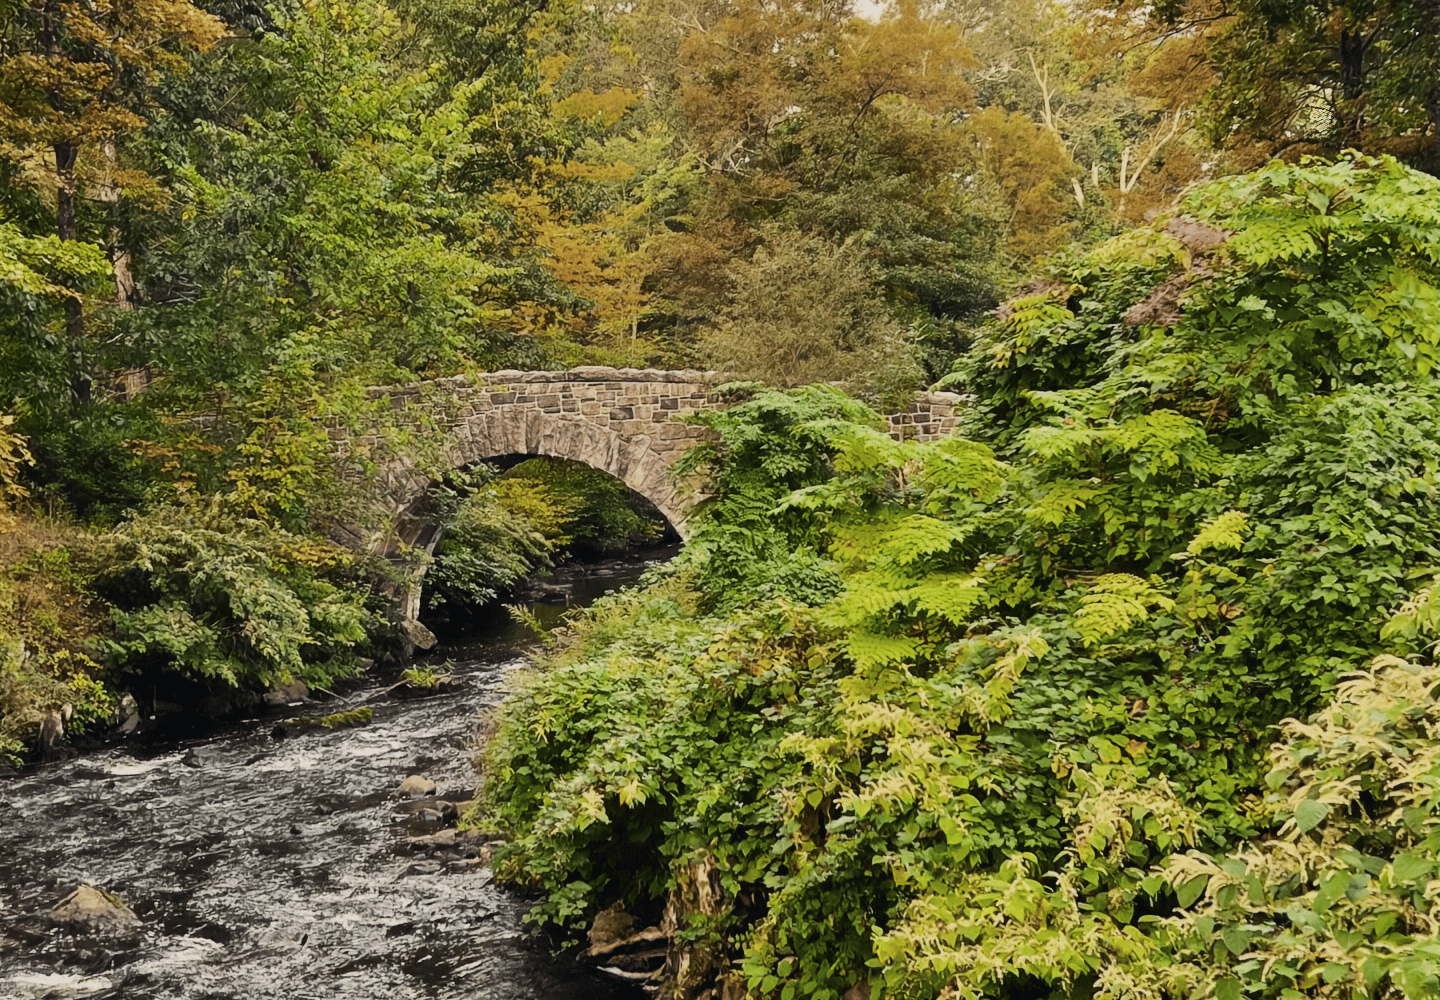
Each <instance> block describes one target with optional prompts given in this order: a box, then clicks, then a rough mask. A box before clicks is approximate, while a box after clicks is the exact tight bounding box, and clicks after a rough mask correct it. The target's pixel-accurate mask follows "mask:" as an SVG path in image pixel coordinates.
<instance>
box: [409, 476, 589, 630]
mask: <svg viewBox="0 0 1440 1000" xmlns="http://www.w3.org/2000/svg"><path fill="white" fill-rule="evenodd" d="M487 475H488V473H481V474H477V477H476V478H478V479H479V480H480V481H481V482H482V483H484V477H485V476H487ZM468 489H470V486H469V484H465V485H461V486H460V487H459V492H453V493H451V494H450V503H449V505H448V512H447V511H443V510H442V513H441V514H440V516H441V517H442V518H444V522H445V527H444V534H443V535H442V536H441V538H440V542H439V544H437V545H436V546H435V560H434V562H433V563H432V564H431V567H430V569H429V571H428V572H427V573H426V575H425V596H426V602H427V604H428V605H429V606H430V607H431V608H440V607H444V606H445V605H467V604H484V603H486V602H487V601H491V600H494V599H495V597H496V596H497V595H499V594H500V593H501V592H502V591H503V590H505V589H507V588H509V587H511V586H513V585H514V584H516V583H518V582H520V581H521V580H523V579H525V578H526V577H527V576H530V575H531V574H533V573H537V572H539V571H541V570H544V569H548V568H549V567H550V565H551V559H552V556H553V554H554V552H555V551H556V550H557V548H558V547H559V545H560V544H561V539H562V538H563V536H557V537H548V536H547V535H546V534H545V533H544V531H543V530H542V529H546V530H555V528H556V526H557V519H556V518H554V517H553V516H546V517H545V518H544V520H541V521H540V522H539V523H538V524H537V522H536V521H534V520H531V518H530V517H529V516H527V512H528V511H529V510H531V509H532V508H535V507H539V509H540V510H541V511H544V512H547V513H552V512H553V508H551V509H549V510H548V511H547V508H545V506H544V505H543V503H542V504H535V503H534V502H533V501H534V497H533V496H531V495H530V494H529V493H528V492H521V491H513V490H512V491H510V492H509V494H508V498H514V497H517V496H518V497H520V498H521V500H522V501H523V502H522V503H517V504H516V506H517V507H518V508H519V510H518V511H517V510H512V509H511V507H510V506H508V502H507V494H506V492H505V491H502V490H501V489H500V488H499V484H498V483H484V484H483V485H479V486H478V487H477V488H474V489H473V492H466V490H468Z"/></svg>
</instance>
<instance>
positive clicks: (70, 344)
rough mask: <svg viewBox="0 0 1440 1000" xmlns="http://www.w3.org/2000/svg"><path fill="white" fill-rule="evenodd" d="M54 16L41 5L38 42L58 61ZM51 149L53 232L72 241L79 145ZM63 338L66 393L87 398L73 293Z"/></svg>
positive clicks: (80, 312) (53, 9)
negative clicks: (66, 356)
mask: <svg viewBox="0 0 1440 1000" xmlns="http://www.w3.org/2000/svg"><path fill="white" fill-rule="evenodd" d="M58 17H59V12H58V4H56V3H55V2H54V0H51V2H49V3H47V4H46V5H45V9H44V12H43V14H42V16H41V22H40V43H41V44H42V45H43V46H44V47H45V56H46V58H47V59H49V60H50V61H51V62H59V61H60V56H61V53H60V28H59V25H58V23H57V18H58ZM49 99H50V106H51V108H53V109H54V110H55V111H56V112H62V111H63V110H64V108H63V104H64V99H63V98H62V96H61V95H60V94H59V93H57V92H55V91H53V90H52V91H51V92H50V93H49ZM52 148H53V149H54V151H55V180H56V184H55V234H56V235H57V236H59V237H60V239H61V240H65V241H70V240H76V239H78V238H79V237H80V223H79V220H78V218H77V217H76V214H75V161H76V160H78V159H79V157H80V147H79V146H78V145H76V144H75V143H73V142H64V141H60V142H56V143H55V144H54V146H53V147H52ZM65 340H66V346H67V349H68V350H69V352H70V394H71V396H72V397H73V398H74V399H75V401H76V402H85V401H86V400H88V399H89V398H90V377H89V376H88V375H87V374H86V373H85V308H84V306H83V305H82V304H81V302H80V299H79V298H78V297H75V296H71V297H69V298H66V300H65Z"/></svg>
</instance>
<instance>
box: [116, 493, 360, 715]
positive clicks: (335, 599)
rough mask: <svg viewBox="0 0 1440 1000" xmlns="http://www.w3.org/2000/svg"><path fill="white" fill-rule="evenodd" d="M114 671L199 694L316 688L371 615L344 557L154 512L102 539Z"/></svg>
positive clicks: (218, 523) (253, 528)
mask: <svg viewBox="0 0 1440 1000" xmlns="http://www.w3.org/2000/svg"><path fill="white" fill-rule="evenodd" d="M96 560H97V563H98V568H97V570H96V573H95V579H94V583H93V586H94V587H95V588H96V590H97V591H98V592H99V593H100V594H102V595H103V596H105V597H106V598H108V599H109V601H110V603H111V605H112V607H113V610H112V611H111V624H112V627H113V629H114V638H113V639H110V640H108V641H107V642H106V644H105V645H106V646H107V647H108V652H109V653H110V655H111V656H112V657H113V658H114V660H115V664H116V667H117V668H118V669H119V670H120V671H122V672H123V673H125V674H129V675H132V676H137V677H139V678H152V677H153V676H154V675H156V674H157V673H159V672H161V671H168V672H171V673H173V674H177V675H179V676H180V677H183V678H185V679H186V680H189V681H192V682H195V683H197V684H199V685H201V686H205V687H220V688H223V687H226V686H228V687H232V688H233V687H248V688H251V689H259V690H264V689H265V688H267V687H269V686H271V685H273V684H275V683H277V682H281V683H286V682H289V681H292V680H303V681H306V682H307V683H310V684H314V685H316V686H319V687H324V686H327V685H329V684H330V683H331V682H332V681H333V680H334V679H335V678H336V677H342V676H345V675H347V674H349V673H353V672H354V670H355V667H356V662H355V661H356V651H355V648H356V646H357V645H359V644H360V643H362V642H363V641H364V640H365V637H366V631H365V626H366V625H367V623H368V622H369V621H370V618H371V613H370V612H369V611H368V610H367V609H366V607H365V597H366V594H365V591H364V590H363V589H361V588H359V587H357V583H358V582H359V581H358V580H357V579H356V578H355V575H354V574H352V573H351V572H350V571H351V569H352V564H353V563H354V557H353V556H352V555H351V554H350V553H348V552H346V551H345V550H343V549H340V548H339V547H338V546H335V545H333V544H328V543H323V542H319V541H316V540H314V539H309V538H305V537H303V536H299V535H294V534H291V533H289V532H285V531H282V530H280V529H278V528H273V527H271V526H269V525H267V524H265V523H264V522H262V521H256V520H253V519H250V518H245V517H240V516H236V515H234V514H233V513H230V512H227V511H226V510H224V509H223V508H220V507H217V506H214V505H210V506H203V507H158V508H156V509H155V510H153V511H151V512H149V513H147V514H146V515H144V516H141V517H136V518H133V519H131V520H129V521H127V522H126V523H125V524H123V525H121V526H120V527H119V528H117V529H116V530H115V531H114V532H113V533H112V534H110V535H109V536H107V537H106V538H104V539H103V540H102V543H101V546H100V551H99V552H98V553H97V554H96Z"/></svg>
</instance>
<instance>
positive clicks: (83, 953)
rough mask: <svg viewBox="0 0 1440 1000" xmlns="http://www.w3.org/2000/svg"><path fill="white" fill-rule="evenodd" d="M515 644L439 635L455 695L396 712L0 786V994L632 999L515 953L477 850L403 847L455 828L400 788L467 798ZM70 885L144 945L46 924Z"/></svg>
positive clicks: (531, 951)
mask: <svg viewBox="0 0 1440 1000" xmlns="http://www.w3.org/2000/svg"><path fill="white" fill-rule="evenodd" d="M642 568H643V566H640V565H638V564H637V565H634V566H620V567H616V566H613V565H612V566H607V567H599V568H592V569H589V570H587V571H583V572H579V573H571V574H569V575H568V576H567V575H566V574H563V573H562V574H561V576H560V577H559V578H557V580H555V581H552V583H551V584H550V585H549V589H548V591H547V594H548V595H550V596H552V597H553V596H554V595H556V594H561V595H566V596H568V598H569V603H571V604H572V605H574V604H579V603H583V602H585V601H588V600H589V599H591V598H592V597H593V596H594V593H595V592H598V591H603V590H604V589H608V588H609V587H613V586H616V585H619V584H623V583H626V582H629V581H630V580H631V579H633V578H634V577H635V576H637V575H638V574H639V572H640V570H641V569H642ZM559 606H563V602H562V604H561V605H559ZM546 607H547V608H548V610H547V612H546V615H547V616H548V617H553V616H554V614H555V609H556V608H557V605H555V604H551V605H548V606H546ZM525 639H526V636H525V635H524V633H523V632H521V631H519V630H518V629H517V628H516V627H514V626H512V625H510V624H509V623H508V621H505V620H503V619H502V620H500V621H499V622H498V623H497V622H496V621H493V620H492V621H490V622H488V623H486V622H477V623H467V625H466V627H465V628H461V629H458V630H456V631H455V633H454V635H453V636H452V640H451V641H452V642H453V641H459V642H463V643H465V644H466V645H465V646H464V650H465V655H464V658H461V659H458V660H456V662H454V663H451V664H449V665H447V666H446V668H445V669H447V670H449V671H450V672H451V673H452V674H453V676H454V684H453V687H452V689H451V690H449V691H447V692H446V693H442V694H437V695H434V696H432V697H425V698H417V699H407V700H400V699H397V698H395V697H394V695H393V694H391V693H387V692H386V690H385V687H384V686H382V685H381V684H380V683H378V682H376V683H374V684H372V685H370V686H366V687H361V688H359V689H356V690H351V691H349V692H348V693H346V694H345V695H344V701H345V703H344V704H340V703H339V702H336V701H327V702H324V703H322V704H316V705H300V706H294V707H291V708H289V709H286V710H282V711H280V712H279V713H277V714H271V715H269V716H265V717H256V718H253V719H247V720H243V721H240V722H238V723H228V724H226V725H225V726H224V727H223V728H221V729H219V730H217V731H215V732H213V733H212V734H211V735H208V736H206V737H204V738H199V739H187V740H169V741H166V740H164V739H161V740H155V739H153V738H151V739H148V740H132V741H129V742H122V743H118V744H116V745H113V746H112V747H110V748H108V749H106V750H103V751H100V752H97V753H93V754H91V755H88V756H86V757H82V758H80V759H78V760H73V761H68V762H65V763H61V764H49V765H43V766H39V767H34V768H30V769H28V770H26V771H25V772H23V773H22V774H20V775H19V776H17V777H13V778H9V779H3V780H0V998H4V1000H11V998H16V1000H19V998H26V1000H30V998H40V997H72V996H75V997H92V998H109V997H127V998H128V997H137V998H138V997H147V998H149V997H155V998H184V1000H241V998H245V1000H249V998H255V1000H260V998H265V1000H273V998H285V1000H308V998H316V1000H319V998H327V1000H328V998H345V1000H370V998H374V1000H407V998H461V997H463V998H467V1000H572V998H573V1000H635V998H639V997H643V996H644V994H643V993H641V992H640V991H638V990H637V989H635V988H634V987H631V986H629V985H627V984H624V983H621V982H619V981H618V980H615V979H612V978H611V977H609V976H607V975H605V974H604V973H602V972H599V971H596V970H594V969H590V968H587V967H583V966H580V965H577V964H574V963H568V962H563V961H556V960H552V959H551V958H550V957H549V956H548V954H547V953H546V952H545V950H544V948H543V946H540V945H537V944H533V943H531V942H529V941H528V940H526V939H525V936H524V931H523V929H522V924H521V916H522V914H523V913H524V910H525V906H526V904H525V902H524V901H523V900H522V899H520V898H518V897H516V896H514V895H513V894H511V893H509V892H507V891H504V890H502V889H501V888H499V887H498V886H497V885H495V884H494V882H493V881H492V875H491V872H490V869H489V868H488V866H487V864H486V858H487V855H486V852H485V851H484V850H483V848H481V847H480V846H479V845H477V844H474V843H470V844H460V845H459V846H454V847H440V848H436V847H434V846H431V845H416V844H415V843H413V841H414V840H416V839H418V838H423V837H426V836H427V835H431V834H434V833H436V832H437V831H439V830H441V829H442V828H443V827H444V826H446V825H448V824H446V823H445V822H444V820H442V819H440V818H439V817H437V816H436V815H435V810H433V809H427V810H423V811H419V812H414V811H410V810H412V809H413V807H414V805H415V803H413V802H411V801H410V800H407V799H404V798H402V797H400V796H399V794H398V792H397V789H398V786H399V784H400V782H401V781H402V780H403V779H405V778H406V777H407V776H408V775H412V774H422V775H425V776H428V777H429V778H430V779H432V780H434V781H435V782H436V784H437V785H438V786H439V789H438V794H439V796H440V797H441V798H442V799H446V800H450V801H461V800H464V799H468V798H470V797H472V795H473V793H474V790H475V786H476V782H477V780H478V776H477V774H476V773H475V771H474V770H473V769H472V767H471V763H470V761H471V758H472V756H473V754H474V751H475V739H476V732H477V719H478V718H479V717H480V716H481V715H482V713H484V712H487V711H489V710H491V709H493V708H494V707H495V706H496V705H498V704H499V703H500V701H501V700H502V698H503V697H504V692H505V684H506V678H507V677H509V676H511V675H512V674H513V673H514V672H515V671H516V670H519V669H522V668H523V667H524V666H525V662H526V661H525V659H524V657H523V654H522V652H521V649H522V648H523V642H524V641H525ZM477 647H478V648H477ZM447 652H450V653H452V654H453V653H454V652H455V650H454V649H452V650H445V649H442V650H440V653H441V654H442V655H443V654H445V653H447ZM361 705H366V706H369V707H371V708H372V709H373V711H374V718H373V721H372V722H370V723H369V724H367V725H363V726H358V727H354V728H350V729H340V730H304V731H297V730H296V729H295V727H293V726H292V727H289V729H288V730H287V728H286V727H284V726H277V723H278V722H279V721H280V720H281V719H282V718H283V717H284V716H286V715H302V714H303V715H318V714H324V713H328V712H334V711H337V710H340V709H346V708H353V707H358V706H361ZM81 883H90V884H93V885H95V886H97V887H99V888H102V889H105V890H108V891H110V892H113V893H117V894H118V895H119V896H120V897H121V898H122V899H124V900H125V901H126V903H128V904H129V906H130V907H131V908H132V909H133V910H134V912H135V913H136V915H137V916H139V917H140V918H141V920H142V921H143V925H142V930H141V933H140V934H139V935H138V937H135V938H134V939H133V940H123V939H120V940H106V939H103V938H94V937H88V936H78V935H75V934H72V933H69V932H68V931H63V930H58V929H53V928H51V927H49V926H47V925H46V924H45V923H44V922H43V920H42V917H43V915H44V914H45V913H46V912H48V911H49V910H50V908H51V907H53V906H54V905H55V904H56V903H58V902H59V901H60V900H61V899H63V898H64V897H65V896H66V895H67V894H68V893H69V892H70V891H71V890H73V889H74V888H75V887H76V886H77V885H79V884H81Z"/></svg>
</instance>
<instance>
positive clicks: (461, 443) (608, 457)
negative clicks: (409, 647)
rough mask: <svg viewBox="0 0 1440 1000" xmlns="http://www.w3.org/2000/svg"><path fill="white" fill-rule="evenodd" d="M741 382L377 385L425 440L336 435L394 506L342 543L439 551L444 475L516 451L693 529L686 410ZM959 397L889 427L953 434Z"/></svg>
mask: <svg viewBox="0 0 1440 1000" xmlns="http://www.w3.org/2000/svg"><path fill="white" fill-rule="evenodd" d="M732 380H733V376H728V375H724V374H721V373H718V372H703V371H694V370H687V371H651V370H643V369H634V368H602V367H584V368H574V369H571V370H569V371H546V372H540V371H498V372H491V373H489V374H485V375H480V376H476V377H473V378H468V377H466V376H463V375H462V376H456V377H454V378H446V379H437V380H435V381H432V382H419V383H414V384H410V385H395V386H377V387H374V388H372V389H370V390H368V392H369V395H370V397H371V398H372V399H388V400H389V401H390V404H391V406H392V409H393V416H394V418H395V422H396V423H397V424H398V425H399V427H400V428H402V429H405V430H408V431H410V434H411V437H412V439H413V440H415V441H416V447H415V448H414V449H413V454H407V453H404V452H403V451H396V450H395V448H394V446H393V445H390V444H387V441H388V440H393V439H391V438H390V437H389V436H388V435H381V434H378V433H377V434H362V435H360V436H359V438H358V439H356V438H355V436H354V435H353V433H352V432H350V431H346V430H341V429H336V430H335V431H333V432H332V435H333V436H334V437H335V438H336V439H337V443H340V444H345V443H348V444H349V445H352V446H358V448H359V449H360V450H361V451H362V452H367V453H369V455H370V457H371V459H372V460H373V461H374V462H375V463H376V465H377V467H378V468H377V475H378V476H379V480H380V482H379V485H380V487H381V494H382V496H383V498H384V500H383V501H382V502H383V503H384V504H385V505H386V507H387V508H388V509H386V510H383V511H381V513H382V514H384V515H385V517H383V518H382V519H381V520H382V521H384V522H386V523H387V530H384V531H365V530H361V529H358V528H357V529H353V530H342V531H341V532H340V535H341V540H342V541H344V542H345V543H346V544H349V545H351V546H352V547H354V548H360V549H364V550H368V551H375V552H382V553H384V554H386V555H388V556H391V557H392V558H396V559H399V558H403V556H404V554H405V553H407V552H414V551H415V550H416V549H418V548H423V549H426V550H427V551H428V550H433V549H434V546H435V543H436V541H438V536H439V528H438V526H437V525H436V524H435V523H434V520H433V519H432V518H430V517H427V516H426V515H427V513H428V511H427V507H426V497H427V494H428V492H429V490H430V487H431V486H432V484H433V483H434V482H435V481H436V479H437V478H440V477H443V476H444V475H445V474H448V473H449V472H451V471H454V470H457V469H461V468H464V467H466V466H469V465H473V464H475V463H477V462H483V461H486V460H487V459H497V458H503V457H506V456H512V455H513V456H519V455H543V456H549V457H552V458H565V459H570V460H573V461H577V462H583V463H584V464H586V465H589V466H592V467H593V468H596V469H599V470H600V471H602V472H607V473H609V474H610V475H612V476H614V477H615V478H617V479H619V480H621V481H623V482H624V483H625V485H626V486H628V487H630V489H632V490H634V491H635V492H636V493H639V494H640V495H641V496H643V497H645V498H646V499H647V500H649V501H650V502H651V503H653V504H654V505H655V506H656V507H657V508H658V509H659V510H660V512H661V513H662V514H664V515H665V517H666V518H667V519H668V520H669V521H670V523H671V525H672V526H673V527H674V528H675V530H676V531H677V532H678V533H679V535H680V537H681V538H684V537H685V536H686V523H685V522H686V515H687V513H688V512H689V510H690V509H691V507H693V505H694V504H695V503H696V502H697V501H698V500H699V499H700V496H699V494H697V493H696V492H695V490H694V487H693V484H686V483H681V482H677V481H676V479H675V477H674V476H673V475H672V474H671V469H672V467H673V466H674V464H675V462H676V461H678V460H679V458H680V456H681V455H683V454H684V453H685V452H686V451H687V450H688V449H689V448H690V447H691V446H693V445H695V444H696V443H698V442H700V441H702V440H704V439H705V437H706V435H707V434H708V433H709V432H708V431H706V430H705V429H704V428H702V427H698V426H695V425H693V424H686V423H681V422H679V420H678V419H677V418H679V417H683V416H685V415H686V414H688V413H693V412H696V411H698V410H714V409H723V408H724V407H726V406H728V405H730V404H731V403H732V402H733V401H734V400H733V398H731V397H727V396H726V395H725V394H722V393H719V392H717V391H716V389H717V387H718V386H720V385H721V384H723V383H724V382H726V381H732ZM959 403H960V397H959V396H956V395H954V394H952V393H929V394H925V395H920V396H917V397H916V398H915V400H914V401H913V402H912V403H911V404H910V405H909V406H908V407H906V408H905V409H904V410H903V411H901V412H899V413H894V414H890V415H888V416H887V418H886V419H887V420H888V422H889V428H890V433H891V434H892V435H894V436H895V437H897V438H915V439H917V440H921V441H927V440H932V439H934V438H937V437H941V436H944V435H946V434H948V433H950V431H952V430H953V429H954V427H955V421H956V414H957V410H958V407H959ZM420 573H421V574H423V570H421V571H420ZM419 582H420V581H419V574H417V575H416V578H415V581H414V583H413V584H412V585H411V586H409V587H408V588H407V589H408V592H407V593H406V594H405V595H404V596H403V599H402V604H403V607H404V614H405V616H406V617H407V618H410V619H413V618H415V617H416V615H417V613H418V611H419V598H420V588H419Z"/></svg>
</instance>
